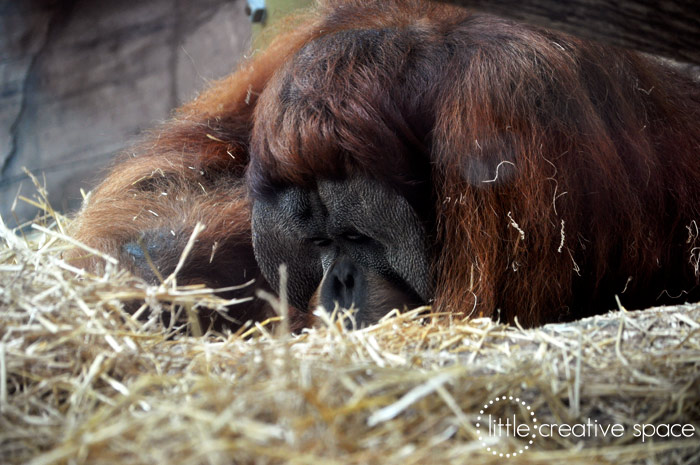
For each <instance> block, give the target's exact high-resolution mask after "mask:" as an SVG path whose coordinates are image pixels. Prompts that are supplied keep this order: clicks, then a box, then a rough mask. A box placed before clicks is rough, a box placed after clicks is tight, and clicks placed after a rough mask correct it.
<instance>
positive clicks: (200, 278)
mask: <svg viewBox="0 0 700 465" xmlns="http://www.w3.org/2000/svg"><path fill="white" fill-rule="evenodd" d="M306 35H307V32H306V31H305V29H304V28H300V29H298V30H297V31H294V32H290V33H288V34H287V35H286V36H285V40H281V41H279V42H277V43H275V44H273V46H271V47H270V48H269V49H268V50H266V51H265V53H258V54H257V56H256V57H255V59H254V60H252V61H251V62H250V63H245V64H244V65H243V66H242V67H241V68H240V70H238V71H237V72H236V73H234V74H233V75H231V76H229V77H228V78H226V79H223V80H221V81H220V82H218V83H215V84H214V85H213V86H212V88H211V89H209V90H208V91H207V92H206V93H204V94H202V95H201V96H200V97H199V98H197V99H196V100H194V101H193V102H191V103H189V104H187V105H185V106H183V107H182V108H180V109H179V110H178V111H177V113H176V115H175V116H174V118H173V119H172V120H171V121H169V122H167V123H166V124H164V125H163V126H162V127H161V128H158V129H156V130H154V131H153V132H152V133H151V134H149V135H148V136H147V137H146V138H145V140H144V141H143V142H142V143H141V144H139V145H138V146H137V147H135V148H134V149H133V150H131V151H129V152H128V153H125V154H124V155H123V157H122V160H120V161H119V162H118V163H117V164H115V166H114V167H113V169H112V170H111V173H110V174H109V175H108V176H107V178H106V179H105V180H104V181H103V182H102V183H101V184H100V185H99V186H98V188H97V189H96V190H95V191H94V192H92V194H91V195H90V197H89V199H88V201H87V202H86V203H85V205H84V206H83V208H82V210H81V211H80V213H79V215H78V217H77V218H76V221H75V222H74V223H73V235H74V236H75V237H76V238H77V239H79V240H81V241H82V242H84V243H85V244H87V245H89V246H92V247H94V248H97V249H99V250H102V251H104V252H107V253H108V254H110V255H112V256H114V257H116V258H118V259H119V260H120V262H121V264H122V265H123V266H126V267H128V268H132V270H134V271H137V270H135V269H134V268H133V266H131V263H132V259H131V257H129V254H127V253H125V252H124V251H123V249H122V248H123V246H124V244H126V243H129V242H132V241H135V240H139V238H140V237H141V236H142V235H143V233H144V232H147V231H153V230H163V231H166V233H167V232H169V231H172V232H173V233H174V236H173V237H174V238H175V242H176V246H174V247H173V254H172V256H171V257H169V259H170V260H169V262H170V263H167V264H166V266H165V268H170V269H171V270H172V269H174V267H175V264H176V262H177V259H178V258H179V253H180V251H182V249H183V248H184V246H185V244H186V242H187V240H188V239H189V237H190V235H191V233H192V230H193V229H194V226H195V224H197V223H198V222H199V223H202V224H204V225H205V229H204V231H203V232H202V233H201V234H200V235H199V236H198V240H197V243H196V245H195V247H194V249H193V250H192V251H191V253H190V254H189V256H188V257H189V258H188V260H187V262H186V265H185V267H184V268H183V270H182V272H181V273H180V274H179V276H178V283H179V284H188V283H204V284H207V285H208V286H211V287H213V288H220V287H227V286H234V285H240V284H243V283H245V282H247V281H249V280H251V279H256V280H257V283H256V285H255V286H250V287H249V288H248V289H247V290H245V291H243V292H238V293H233V294H231V293H229V294H228V295H227V297H234V296H235V297H245V296H248V295H252V294H253V292H254V290H255V289H256V288H259V287H263V288H265V287H266V286H267V284H266V283H265V281H264V279H263V278H262V276H261V275H260V273H259V271H258V269H257V265H256V264H255V259H254V256H253V251H252V245H251V239H250V209H249V201H248V196H247V189H246V187H245V185H244V183H243V179H242V176H243V173H244V170H245V166H246V164H247V163H248V137H249V133H250V128H251V119H252V111H253V108H254V107H255V102H256V99H257V95H258V94H259V93H260V92H261V90H262V88H263V87H264V86H265V84H266V82H267V80H268V79H269V77H270V75H271V74H272V72H274V71H275V69H276V67H277V66H279V63H280V62H282V61H283V60H284V59H285V57H286V56H287V55H288V54H289V53H290V51H291V50H293V49H294V48H296V46H298V44H297V42H298V41H299V40H300V39H301V38H303V37H306ZM68 258H70V259H71V260H72V261H74V262H75V263H77V264H80V265H83V266H86V267H88V268H92V269H99V268H101V266H102V264H103V262H102V260H101V259H97V258H91V257H87V256H86V255H85V254H84V253H83V252H81V251H80V250H74V251H72V252H71V253H70V254H69V257H68ZM166 273H167V271H166ZM230 313H231V316H232V317H233V318H235V319H236V320H238V321H241V322H244V321H246V320H247V319H251V318H252V319H255V320H261V319H264V318H266V317H268V316H271V310H270V309H269V308H268V307H267V306H266V305H264V304H263V303H262V302H261V301H259V300H257V301H254V302H252V303H249V304H239V305H234V306H232V308H231V312H230ZM294 318H295V320H298V323H297V324H296V325H295V326H297V327H299V326H303V325H305V324H306V316H305V315H300V316H296V317H294Z"/></svg>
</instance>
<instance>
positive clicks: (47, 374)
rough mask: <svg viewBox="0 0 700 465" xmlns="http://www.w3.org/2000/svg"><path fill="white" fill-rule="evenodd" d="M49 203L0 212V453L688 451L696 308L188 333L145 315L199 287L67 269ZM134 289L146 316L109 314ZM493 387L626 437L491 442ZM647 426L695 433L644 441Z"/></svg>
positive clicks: (697, 347)
mask: <svg viewBox="0 0 700 465" xmlns="http://www.w3.org/2000/svg"><path fill="white" fill-rule="evenodd" d="M47 218H48V219H47V224H46V225H45V228H44V227H41V228H40V229H37V228H36V227H35V234H33V235H32V236H31V237H23V236H21V235H18V234H15V233H14V232H13V231H10V230H9V229H8V228H7V227H6V226H5V225H4V224H3V225H0V236H1V239H0V241H1V242H2V245H1V246H0V305H1V307H0V457H2V459H1V461H2V462H3V463H9V464H15V463H30V464H33V465H39V464H49V463H70V464H82V463H85V464H88V463H89V464H114V463H119V464H129V463H139V464H141V463H144V464H146V463H148V464H161V463H177V464H229V463H280V462H287V461H289V462H292V463H318V464H327V463H331V464H332V463H338V464H341V463H342V464H345V463H357V464H364V463H377V464H394V463H396V464H405V463H441V464H442V463H545V462H546V463H687V464H693V463H698V462H700V434H698V430H699V429H700V306H698V305H685V306H678V307H668V308H662V309H650V310H646V311H641V312H624V311H622V312H614V313H610V314H608V315H604V316H601V317H596V318H592V319H587V320H583V321H580V322H577V323H574V324H567V325H549V326H546V327H544V328H539V329H533V330H521V329H519V328H517V327H509V326H504V325H499V324H496V323H493V322H491V321H489V320H485V319H477V320H472V321H459V320H455V321H452V322H451V323H450V324H448V323H449V322H448V321H446V320H448V319H449V317H448V316H440V315H426V314H425V312H423V313H421V312H419V311H415V312H411V313H408V314H404V315H400V316H397V317H394V318H388V319H385V320H384V321H382V322H381V323H380V324H378V325H376V326H373V327H371V328H367V329H363V330H359V331H354V332H348V331H345V330H344V329H342V325H341V324H339V323H338V322H337V321H336V322H334V321H332V320H331V319H330V318H328V317H323V319H324V322H325V323H324V324H322V325H321V327H319V328H316V329H313V330H309V331H308V332H305V333H303V334H301V335H299V336H290V335H287V334H285V333H284V332H283V331H280V326H279V325H278V327H277V328H275V327H274V325H272V324H258V325H252V326H249V327H248V328H246V329H244V330H242V331H240V332H239V333H237V334H226V335H221V334H218V335H214V334H209V335H206V336H204V337H201V338H195V337H191V336H188V333H187V331H186V328H182V327H176V326H174V325H171V326H165V325H164V324H163V323H162V319H161V318H159V313H160V312H170V311H176V310H177V309H182V308H185V309H190V310H192V309H193V308H196V306H197V305H198V304H204V305H208V306H210V307H215V306H217V305H221V304H222V303H223V302H222V301H220V300H219V299H217V298H216V297H215V296H213V295H212V294H211V292H210V291H209V290H205V289H197V288H184V289H183V288H179V289H178V288H172V287H161V288H158V287H149V286H147V285H145V284H144V283H142V282H140V281H139V280H137V279H135V278H133V277H131V276H129V275H127V274H126V273H123V272H120V271H119V269H118V268H117V267H110V268H109V269H108V270H107V272H106V274H105V275H104V276H90V275H89V274H85V273H83V272H81V271H79V270H75V269H72V268H71V267H70V266H69V265H67V264H66V263H64V262H63V261H62V260H61V259H60V252H61V251H62V250H64V249H66V248H67V247H73V245H72V244H71V243H70V242H69V241H68V240H67V239H65V237H63V236H62V235H61V233H60V231H61V227H62V226H61V225H62V224H64V222H65V221H66V219H65V218H62V217H60V216H59V215H56V214H55V213H51V214H50V215H48V216H47ZM134 298H136V299H142V300H144V301H145V302H146V303H147V304H148V306H149V307H150V308H149V309H148V310H146V307H143V308H144V312H143V315H149V314H150V315H151V317H146V318H141V319H138V320H137V319H135V318H134V317H132V316H130V315H128V314H126V313H125V312H124V310H123V304H122V303H123V302H124V301H127V300H129V299H134ZM149 312H150V313H149ZM503 396H510V397H514V398H515V397H517V398H518V399H519V400H520V399H522V402H526V403H527V406H528V407H530V408H531V410H529V411H525V410H518V409H519V408H520V407H515V406H514V405H516V404H512V401H511V400H510V399H509V400H508V401H505V398H503ZM496 398H500V399H501V402H500V404H501V405H502V406H503V408H504V409H506V410H508V408H510V410H509V412H511V413H513V414H516V413H518V414H521V417H522V418H525V421H526V422H527V418H528V417H527V415H522V414H523V412H525V413H526V414H527V413H529V412H533V414H534V413H535V412H536V418H537V420H538V422H539V424H543V423H549V424H551V423H557V424H569V425H573V424H583V423H586V422H595V423H596V424H598V425H603V426H607V427H610V425H613V424H620V425H622V426H621V427H622V428H623V429H624V434H623V435H622V436H621V437H614V436H613V435H611V434H609V433H610V431H611V430H607V432H608V434H606V435H602V436H601V435H598V436H595V437H594V436H592V435H590V434H588V435H586V436H585V437H578V438H574V437H568V438H567V437H547V438H545V437H539V438H537V440H536V441H535V442H534V444H533V445H532V446H531V447H530V448H529V449H528V450H527V451H525V452H524V453H522V454H516V456H515V457H512V456H511V457H510V458H507V459H506V458H505V457H503V458H502V457H500V456H499V455H498V454H497V455H494V452H496V451H515V449H512V446H513V440H512V438H504V439H502V441H500V442H499V441H498V440H497V438H496V440H494V439H493V438H490V439H487V440H482V441H479V439H478V438H479V437H480V436H483V435H484V432H483V431H484V430H483V427H484V424H483V422H482V423H481V427H482V429H481V430H479V429H478V426H477V423H479V421H482V420H479V419H478V418H477V417H479V416H480V414H479V412H480V410H481V411H483V410H484V407H485V406H489V408H490V409H491V410H490V411H489V413H493V414H494V416H495V415H496V414H498V415H501V413H499V412H505V410H498V409H497V407H496V406H495V405H497V404H499V401H498V400H496V403H495V404H490V403H489V402H491V401H493V400H494V399H496ZM509 402H510V404H509ZM518 405H519V404H518ZM509 406H510V407H509ZM533 418H534V415H533ZM645 423H648V424H652V425H654V427H655V428H656V427H658V426H659V425H663V424H679V425H680V424H683V425H686V424H691V425H694V428H695V433H694V435H692V437H680V438H664V437H660V435H659V434H655V435H652V436H653V437H651V438H650V437H646V438H645V441H644V442H642V439H641V438H640V437H635V436H634V432H635V430H634V425H639V424H645ZM529 426H530V427H532V426H533V423H532V422H530V423H529ZM688 428H690V427H688ZM675 431H676V432H680V431H681V430H680V429H676V430H675ZM685 431H689V429H686V430H685ZM555 436H556V435H555ZM484 444H486V445H484ZM522 444H523V443H516V444H515V446H513V447H515V448H516V449H517V448H518V447H522ZM487 447H489V448H490V449H489V450H487Z"/></svg>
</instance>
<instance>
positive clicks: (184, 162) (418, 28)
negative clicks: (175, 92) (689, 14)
mask: <svg viewBox="0 0 700 465" xmlns="http://www.w3.org/2000/svg"><path fill="white" fill-rule="evenodd" d="M261 94H262V98H261V99H260V102H259V103H258V96H259V95H261ZM698 120H700V92H699V91H698V86H697V85H696V84H694V83H693V82H692V81H691V80H690V79H688V78H685V77H683V76H680V75H678V74H676V73H675V72H674V71H672V70H670V69H666V68H663V67H661V66H660V65H658V64H657V63H655V62H654V61H652V60H650V59H647V58H642V57H640V56H639V55H637V54H635V53H632V52H627V51H622V50H618V49H611V48H609V47H603V46H601V45H596V44H593V43H591V42H587V41H583V40H579V39H576V38H573V37H570V36H567V35H564V34H560V33H553V32H550V31H547V30H544V29H540V28H536V27H531V26H524V25H519V24H516V23H513V22H510V21H507V20H503V19H498V18H495V17H492V16H488V15H482V14H473V13H470V12H468V11H466V10H462V9H460V8H457V7H452V6H446V5H440V4H435V3H432V2H423V1H402V2H399V1H382V2H378V1H369V0H367V1H349V0H344V1H322V2H320V3H319V6H318V8H316V9H315V10H310V11H308V12H305V13H304V14H303V15H301V17H300V18H297V19H296V20H295V27H294V28H292V29H289V30H288V31H286V32H282V33H281V34H280V36H279V37H278V38H277V39H276V40H275V41H274V43H273V45H272V46H271V47H269V48H268V49H267V50H266V51H265V52H259V51H258V52H256V53H253V54H252V56H251V58H250V59H249V60H248V61H246V62H245V63H244V64H243V65H242V66H241V68H240V69H239V70H238V71H237V72H236V73H234V74H233V75H231V76H230V77H229V78H226V79H224V80H222V81H220V82H218V83H215V84H214V85H213V86H212V87H211V88H210V89H209V90H208V91H207V92H206V93H204V94H203V95H202V96H200V97H199V98H197V99H196V100H194V101H193V102H192V103H190V104H188V105H185V106H184V107H183V108H182V109H180V110H179V111H178V113H177V114H176V116H175V117H174V118H173V120H172V121H170V122H169V123H166V125H164V126H163V127H162V128H160V129H158V130H156V131H154V132H153V134H152V135H150V136H149V137H148V138H147V140H146V142H144V143H143V144H141V145H140V146H139V148H138V149H137V150H136V156H135V157H126V159H125V160H124V161H122V162H120V163H119V164H117V165H116V166H115V168H114V170H113V171H112V174H110V175H109V177H108V178H107V180H106V181H105V182H104V183H103V184H102V185H101V186H100V187H99V188H98V190H97V191H96V192H95V193H94V194H93V196H92V198H91V200H90V202H89V203H88V204H87V206H86V207H85V208H84V209H83V211H82V212H81V214H80V217H79V219H78V222H77V223H76V224H77V232H76V234H77V236H78V237H79V238H80V239H81V240H83V241H85V242H86V243H88V244H90V245H92V246H94V247H97V248H100V249H102V250H106V251H108V252H110V253H114V254H116V255H120V254H122V253H123V252H122V247H123V245H124V244H125V243H126V242H128V241H133V240H134V239H135V238H136V237H137V236H138V235H139V234H142V233H143V232H144V231H148V230H153V229H165V230H168V229H173V230H174V231H175V232H176V235H177V237H178V238H180V240H181V241H184V240H186V238H187V237H188V234H187V232H188V231H191V230H192V228H193V226H194V224H195V223H196V222H202V223H203V224H205V225H206V229H205V231H204V232H203V233H202V236H201V238H200V242H199V243H198V244H199V245H198V246H197V248H196V249H195V250H194V251H193V254H191V255H190V257H192V258H191V260H192V261H191V263H192V264H193V267H194V268H193V269H192V270H191V274H192V275H194V276H197V277H198V278H199V279H202V280H204V281H205V282H206V281H207V279H209V276H208V275H209V274H211V273H213V274H214V275H215V274H216V273H218V272H217V271H215V270H214V268H215V267H212V266H210V265H209V263H208V260H209V259H210V256H211V254H212V247H213V246H214V244H215V243H216V244H218V246H217V247H218V248H217V251H216V254H221V255H219V256H220V257H226V258H225V261H224V263H225V267H229V268H230V267H235V266H236V265H235V263H236V260H239V259H240V261H242V262H243V263H245V264H249V263H250V257H252V254H251V250H250V231H249V216H248V215H249V213H248V199H247V191H246V188H245V187H243V186H242V185H241V177H242V175H243V171H244V169H245V167H246V165H247V163H248V156H249V150H250V151H252V153H253V160H252V163H251V164H250V167H249V168H248V181H249V185H250V188H251V189H252V191H253V192H254V193H255V195H264V194H265V192H266V191H268V190H269V189H274V188H276V187H278V186H280V185H284V184H289V183H294V184H310V183H313V182H314V180H315V179H318V178H324V177H333V178H338V177H340V178H342V177H344V176H348V175H352V174H354V173H363V174H365V175H369V176H373V177H375V178H377V179H379V180H380V181H382V182H385V183H387V184H388V185H390V186H392V187H393V188H396V189H398V190H399V191H400V192H401V193H402V194H404V195H405V196H406V197H407V198H408V199H409V201H410V202H411V203H412V205H413V206H414V208H415V209H416V210H417V211H418V213H419V214H420V215H421V217H422V218H423V219H424V221H425V223H426V225H428V228H429V231H430V235H431V238H432V240H433V245H434V250H433V251H432V253H433V260H432V262H433V263H432V264H433V277H434V280H435V287H436V295H435V301H434V306H435V308H436V309H437V310H439V311H444V310H447V311H452V312H462V313H465V314H470V313H471V314H473V315H486V316H494V317H500V318H501V319H503V320H507V321H512V320H514V319H515V318H516V317H517V318H518V320H519V321H520V322H522V323H524V324H528V325H532V324H537V323H542V322H545V321H554V320H564V319H571V318H575V317H581V316H584V315H587V314H590V313H594V312H600V311H603V310H606V309H608V308H612V307H613V306H614V301H613V300H612V298H613V295H615V294H619V295H620V297H621V299H622V301H623V303H624V304H625V305H627V306H628V307H630V308H637V307H640V306H645V305H651V304H659V303H664V302H669V301H672V300H673V299H671V296H679V297H680V299H681V300H684V299H687V298H691V299H695V298H697V297H698V290H697V279H698V269H697V267H698V249H697V244H696V242H695V240H696V239H697V236H698V226H697V220H698V219H700V212H699V211H698V210H700V183H698V182H697V180H698V179H700V155H698V154H699V153H700V128H699V126H698V124H697V121H698ZM251 131H252V134H251ZM251 137H252V139H251ZM249 144H250V145H249ZM163 193H165V194H167V195H163ZM178 197H179V198H180V199H184V200H180V201H178V200H177V199H178ZM144 212H145V213H144ZM149 212H155V213H156V214H157V215H158V216H156V215H154V214H151V213H149ZM134 218H136V219H134ZM178 231H182V232H181V233H180V232H178ZM183 238H184V239H183ZM222 245H223V248H222ZM246 266H248V265H246ZM218 269H221V267H218ZM237 276H238V275H236V274H235V273H234V274H231V275H229V276H227V275H226V274H225V273H224V275H223V276H215V277H216V280H215V281H216V282H215V283H211V282H209V283H208V284H210V285H229V284H240V282H237V281H236V282H222V281H226V279H227V277H228V278H229V279H231V280H233V277H237ZM210 281H211V279H210ZM258 312H263V310H262V308H261V307H256V306H253V307H251V309H250V310H249V311H248V312H247V313H244V314H245V315H246V317H248V316H252V317H255V316H256V314H257V313H258ZM257 316H260V317H262V315H257Z"/></svg>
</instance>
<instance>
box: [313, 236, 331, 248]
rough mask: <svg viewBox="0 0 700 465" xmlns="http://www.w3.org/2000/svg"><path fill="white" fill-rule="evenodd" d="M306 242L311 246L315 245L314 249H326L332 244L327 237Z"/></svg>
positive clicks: (314, 238)
mask: <svg viewBox="0 0 700 465" xmlns="http://www.w3.org/2000/svg"><path fill="white" fill-rule="evenodd" d="M307 240H308V241H309V242H311V243H312V244H313V245H315V246H316V247H328V246H329V245H331V243H332V242H333V241H331V240H330V239H328V238H327V237H311V238H309V239H307Z"/></svg>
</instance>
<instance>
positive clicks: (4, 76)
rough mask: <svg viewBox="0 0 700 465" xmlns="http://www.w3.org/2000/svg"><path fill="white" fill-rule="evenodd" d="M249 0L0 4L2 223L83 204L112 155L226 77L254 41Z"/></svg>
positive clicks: (13, 0) (18, 0) (21, 0)
mask: <svg viewBox="0 0 700 465" xmlns="http://www.w3.org/2000/svg"><path fill="white" fill-rule="evenodd" d="M244 9H245V0H197V1H196V2H188V1H185V0H148V1H143V2H135V1H130V0H100V1H89V0H63V1H58V0H9V1H8V0H2V1H0V214H1V215H2V217H3V218H4V219H5V221H6V223H8V225H10V226H15V225H16V223H15V220H14V219H13V213H14V215H15V216H17V218H18V219H19V222H20V223H21V222H23V221H28V220H31V219H32V218H33V217H34V216H35V215H36V209H35V208H33V207H30V206H28V205H26V204H25V203H24V202H21V201H19V202H17V205H16V208H15V211H14V212H11V211H10V209H11V207H12V205H13V201H14V199H15V197H16V195H17V193H18V192H21V194H22V195H24V196H32V195H34V193H35V192H36V190H35V188H34V186H33V185H32V183H31V181H30V180H29V179H28V178H27V176H26V175H25V174H24V172H23V170H22V167H26V168H27V169H29V170H30V171H31V172H33V173H34V174H37V175H38V176H39V177H40V179H41V175H42V174H45V179H46V187H47V189H48V192H49V194H50V195H51V202H52V205H53V206H54V208H56V209H58V210H61V211H71V210H73V211H74V210H75V209H77V208H78V207H79V205H80V201H81V196H80V189H81V188H84V189H86V190H87V189H90V188H91V187H93V186H94V184H95V182H96V181H98V180H99V179H100V177H101V176H102V175H103V174H104V172H105V170H106V168H107V167H108V166H109V162H110V160H111V159H112V158H113V156H114V155H115V154H116V153H118V152H120V151H121V150H123V149H124V148H125V147H128V146H129V144H130V143H131V142H133V141H134V140H135V139H136V137H137V135H138V134H139V133H140V132H141V131H143V130H144V129H147V128H149V127H152V126H154V125H156V124H157V123H159V122H161V121H163V120H165V119H166V118H167V117H168V115H169V114H170V112H171V111H172V109H173V108H174V107H176V106H178V105H179V104H181V103H182V102H184V101H186V100H189V99H191V98H192V97H194V96H195V95H196V94H197V91H198V90H201V89H202V88H203V87H205V86H206V84H207V82H208V81H210V80H212V79H216V78H219V77H222V76H224V75H226V74H228V73H229V72H230V71H231V70H232V69H233V68H234V67H235V65H236V63H237V62H238V61H239V59H240V58H241V57H242V55H243V53H244V51H245V50H246V49H247V47H248V45H249V43H250V27H251V26H250V21H249V20H248V17H247V16H246V15H245V12H244Z"/></svg>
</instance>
